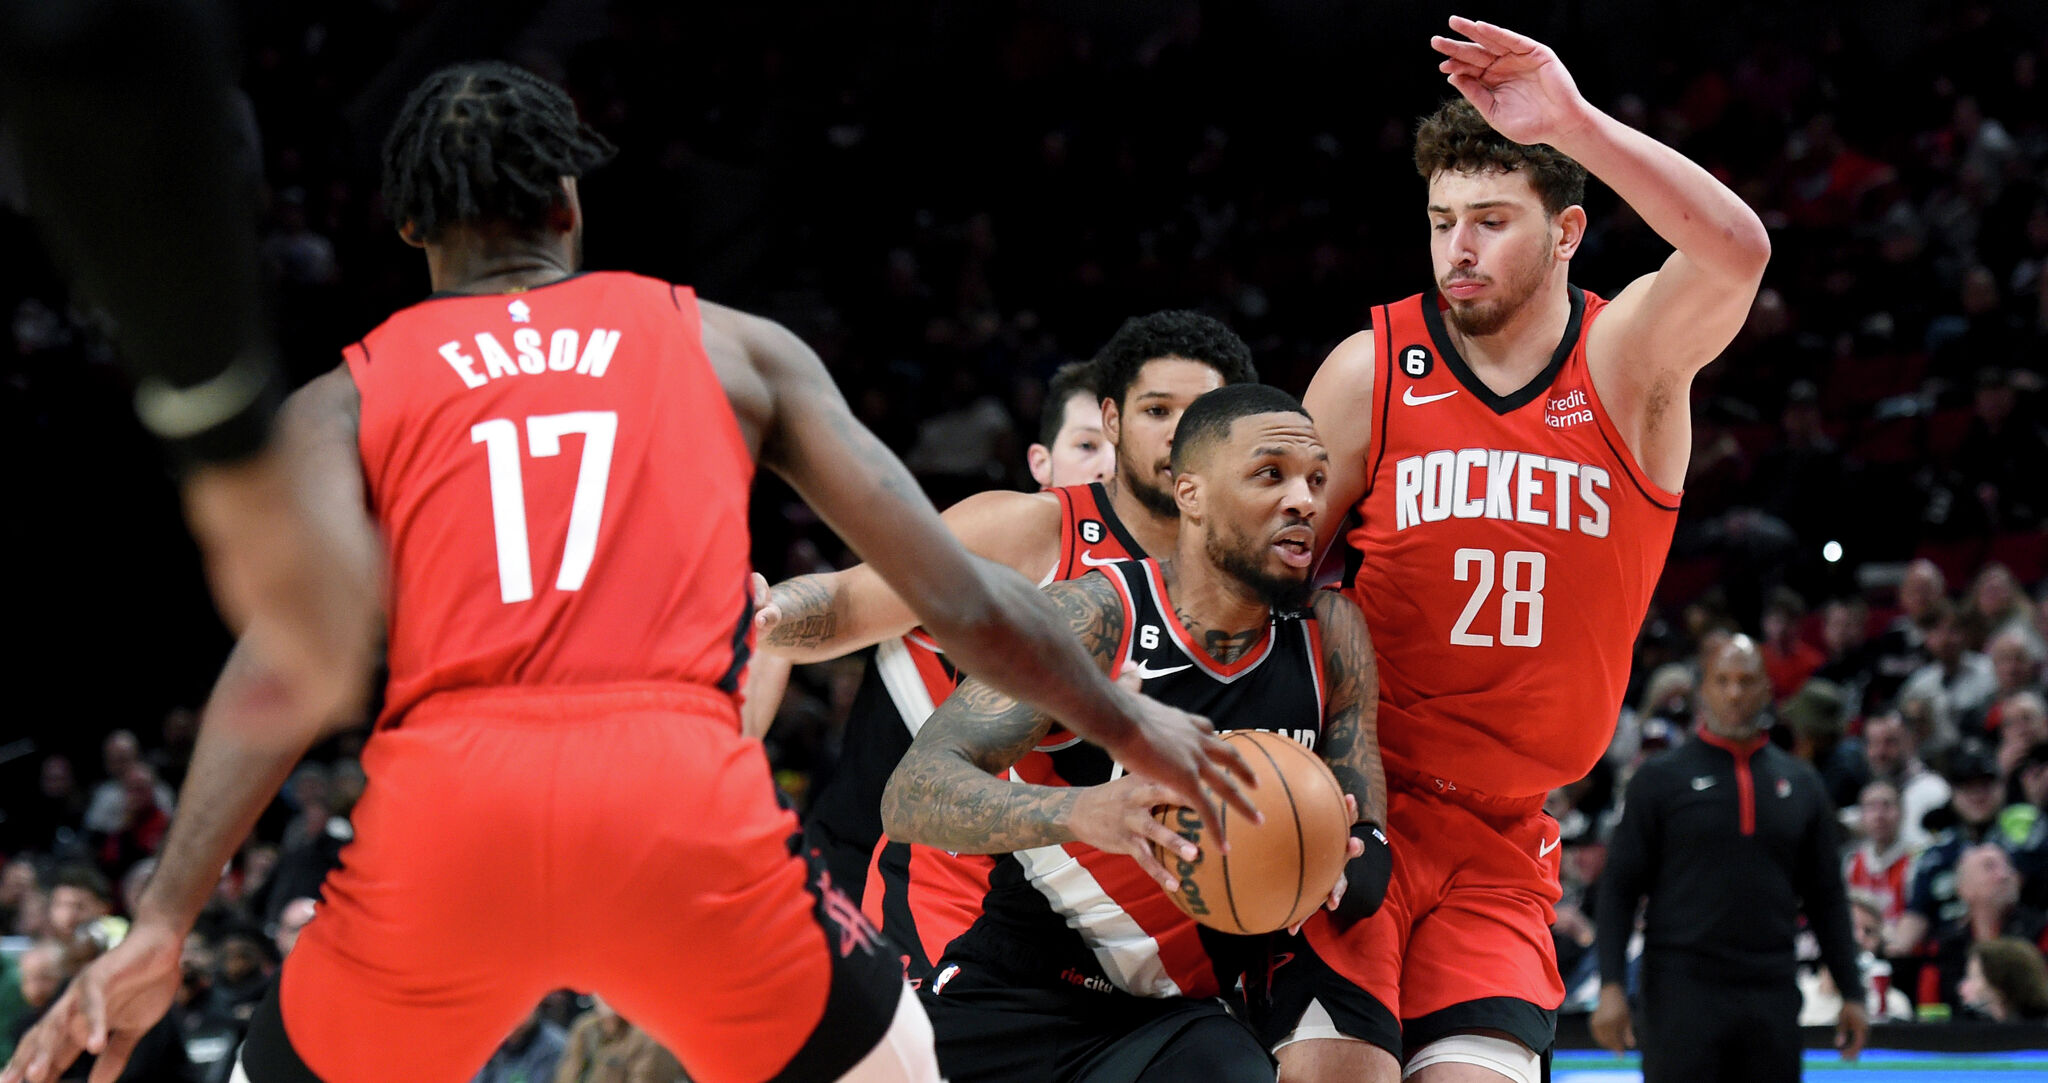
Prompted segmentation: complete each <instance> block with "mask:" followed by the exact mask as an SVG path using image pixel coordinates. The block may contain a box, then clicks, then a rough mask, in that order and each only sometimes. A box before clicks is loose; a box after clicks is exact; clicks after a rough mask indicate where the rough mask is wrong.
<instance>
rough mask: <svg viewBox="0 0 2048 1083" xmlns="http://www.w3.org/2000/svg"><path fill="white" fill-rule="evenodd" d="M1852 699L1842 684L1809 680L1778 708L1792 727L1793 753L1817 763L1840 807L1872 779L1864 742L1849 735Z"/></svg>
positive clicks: (1822, 781) (1815, 767) (1782, 716)
mask: <svg viewBox="0 0 2048 1083" xmlns="http://www.w3.org/2000/svg"><path fill="white" fill-rule="evenodd" d="M1847 713H1848V703H1847V701H1846V699H1845V697H1844V695H1843V693H1842V689H1841V686H1840V685H1837V684H1835V683H1834V682H1833V681H1825V680H1822V679H1820V678H1818V677H1816V678H1814V679H1812V680H1810V681H1807V682H1806V683H1805V684H1803V685H1801V686H1800V687H1799V690H1798V691H1796V692H1794V693H1793V694H1792V696H1791V698H1790V699H1787V700H1786V701H1785V702H1784V703H1783V704H1782V705H1781V706H1779V708H1778V721H1779V722H1782V723H1784V724H1785V726H1786V728H1788V729H1790V730H1791V731H1792V754H1793V755H1795V756H1798V757H1799V758H1800V759H1803V760H1805V761H1806V762H1808V763H1810V764H1812V765H1813V769H1814V770H1815V771H1818V772H1820V780H1821V783H1822V784H1823V785H1825V786H1826V787H1827V791H1828V799H1829V800H1830V801H1832V802H1834V805H1835V807H1836V808H1843V807H1845V806H1847V805H1851V804H1854V803H1855V802H1856V800H1857V799H1858V797H1859V796H1860V795H1861V794H1862V792H1863V787H1864V784H1866V783H1868V782H1869V781H1870V766H1869V761H1868V758H1867V757H1866V756H1865V755H1864V752H1863V742H1861V741H1858V740H1855V739H1854V738H1849V737H1847V736H1845V734H1846V731H1847V726H1846V722H1847V718H1846V715H1847Z"/></svg>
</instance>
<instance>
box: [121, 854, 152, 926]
mask: <svg viewBox="0 0 2048 1083" xmlns="http://www.w3.org/2000/svg"><path fill="white" fill-rule="evenodd" d="M155 873H156V858H154V857H145V858H143V859H142V860H140V861H138V862H136V863H135V864H133V865H130V866H129V867H128V871H127V872H126V873H124V874H122V876H121V912H122V913H124V914H133V913H135V904H136V903H138V902H140V901H141V900H142V889H143V888H144V887H147V886H148V885H149V878H150V877H151V876H152V875H155Z"/></svg>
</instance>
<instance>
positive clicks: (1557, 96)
mask: <svg viewBox="0 0 2048 1083" xmlns="http://www.w3.org/2000/svg"><path fill="white" fill-rule="evenodd" d="M1451 29H1452V30H1455V31H1457V32H1458V33H1460V34H1463V35H1465V37H1467V38H1470V39H1471V40H1469V41H1461V40H1459V39H1457V38H1447V37H1443V36H1441V35H1439V36H1437V37H1432V38H1430V39H1429V44H1430V47H1431V48H1433V49H1435V50H1436V51H1437V52H1439V53H1442V54H1443V55H1444V56H1445V57H1446V58H1447V59H1445V60H1444V61H1443V62H1442V63H1441V64H1438V65H1437V70H1438V71H1440V72H1443V73H1444V75H1445V77H1446V78H1447V79H1448V80H1449V82H1450V84H1451V85H1452V86H1454V87H1457V88H1458V93H1460V94H1463V95H1464V96H1465V100H1466V101H1469V102H1471V103H1472V104H1473V105H1474V106H1475V107H1477V108H1478V110H1479V113H1480V115H1481V116H1484V117H1485V118H1486V122H1487V123H1488V124H1491V125H1493V129H1494V130H1495V131H1497V132H1499V133H1500V134H1502V135H1504V136H1506V137H1508V138H1509V139H1512V140H1514V141H1515V142H1517V143H1522V144H1534V143H1549V144H1551V145H1553V146H1555V145H1557V142H1558V140H1559V139H1560V138H1567V139H1568V138H1569V137H1570V136H1571V134H1572V133H1573V132H1575V131H1577V130H1578V129H1579V128H1580V127H1583V126H1584V125H1585V124H1586V123H1587V121H1588V119H1589V117H1588V113H1589V110H1590V107H1589V106H1588V105H1587V104H1586V99H1585V96H1584V95H1582V94H1580V93H1579V87H1578V84H1577V83H1575V82H1573V81H1572V74H1571V72H1569V71H1566V70H1565V67H1564V62H1563V61H1561V60H1559V59H1558V58H1557V54H1556V53H1554V52H1552V51H1551V49H1550V46H1548V45H1545V44H1543V43H1542V42H1539V41H1537V40H1535V39H1534V38H1530V37H1526V36H1524V35H1521V34H1517V33H1515V32H1514V31H1512V30H1508V29H1504V28H1502V27H1498V26H1495V25H1493V24H1492V23H1482V22H1475V21H1473V20H1471V19H1466V18H1462V17H1460V16H1456V15H1453V16H1451Z"/></svg>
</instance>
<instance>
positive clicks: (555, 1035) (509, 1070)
mask: <svg viewBox="0 0 2048 1083" xmlns="http://www.w3.org/2000/svg"><path fill="white" fill-rule="evenodd" d="M568 1045H569V1034H568V1032H567V1031H565V1030H563V1029H562V1027H561V1025H560V1024H558V1023H556V1022H555V1021H554V1020H552V1019H549V1018H548V1017H547V1016H546V1015H545V1014H543V1010H542V1008H541V1007H539V1006H536V1007H535V1008H534V1009H533V1014H531V1015H529V1016H527V1017H526V1018H525V1019H524V1020H522V1021H521V1022H520V1024H519V1025H518V1026H517V1027H514V1028H513V1029H512V1033H511V1034H509V1035H507V1036H506V1038H505V1040H504V1041H503V1042H502V1043H500V1044H499V1046H498V1049H497V1052H495V1053H492V1054H491V1059H490V1060H488V1061H486V1062H484V1066H483V1069H482V1070H481V1071H479V1072H477V1074H476V1078H475V1079H474V1080H472V1081H471V1083H552V1081H553V1080H554V1078H555V1070H556V1068H557V1067H558V1066H559V1065H560V1063H561V1060H562V1051H563V1050H565V1049H567V1048H568Z"/></svg>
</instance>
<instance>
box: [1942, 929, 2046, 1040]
mask: <svg viewBox="0 0 2048 1083" xmlns="http://www.w3.org/2000/svg"><path fill="white" fill-rule="evenodd" d="M1957 992H1958V993H1959V994H1960V995H1961V996H1962V1000H1963V1007H1964V1009H1965V1010H1967V1011H1969V1012H1971V1013H1972V1014H1975V1015H1978V1016H1982V1017H1983V1018H1985V1019H1989V1020H1991V1021H1992V1022H1994V1023H2038V1022H2040V1021H2042V1020H2044V1019H2048V964H2044V963H2043V962H2042V959H2041V949H2040V948H2038V947H2036V946H2035V945H2033V944H2030V943H2028V942H2027V941H2025V940H2021V939H2020V938H2018V937H2013V936H2001V937H1996V938H1994V939H1991V940H1979V941H1978V942H1976V943H1974V944H1972V945H1970V961H1969V964H1968V967H1967V969H1965V970H1964V971H1963V981H1962V984H1961V986H1959V987H1958V989H1957Z"/></svg>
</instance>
